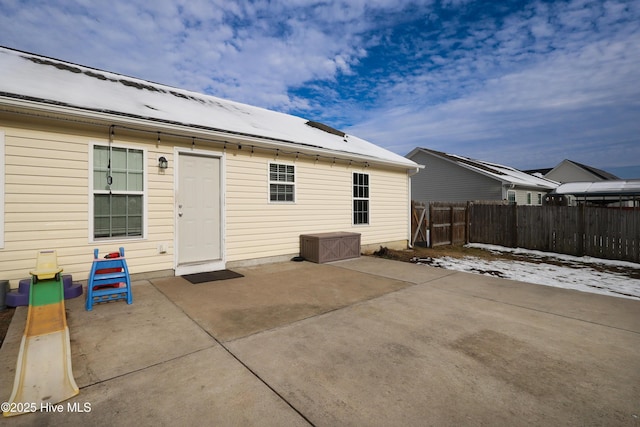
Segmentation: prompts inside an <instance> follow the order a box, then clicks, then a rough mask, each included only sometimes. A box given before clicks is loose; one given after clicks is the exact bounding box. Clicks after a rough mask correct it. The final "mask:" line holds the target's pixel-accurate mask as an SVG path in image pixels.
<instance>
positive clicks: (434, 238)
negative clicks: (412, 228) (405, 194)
mask: <svg viewBox="0 0 640 427" xmlns="http://www.w3.org/2000/svg"><path fill="white" fill-rule="evenodd" d="M467 211H468V209H467V203H441V202H432V203H429V234H430V238H431V247H435V246H440V245H461V244H464V243H466V242H467V236H468V232H467Z"/></svg>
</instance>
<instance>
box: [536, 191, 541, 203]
mask: <svg viewBox="0 0 640 427" xmlns="http://www.w3.org/2000/svg"><path fill="white" fill-rule="evenodd" d="M537 204H538V205H541V204H542V193H538V203H537Z"/></svg>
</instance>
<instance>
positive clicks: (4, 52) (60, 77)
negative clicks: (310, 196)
mask: <svg viewBox="0 0 640 427" xmlns="http://www.w3.org/2000/svg"><path fill="white" fill-rule="evenodd" d="M3 99H4V100H8V99H12V100H15V99H20V100H28V101H35V102H37V103H44V104H48V105H60V106H65V107H73V108H77V109H81V110H84V111H85V112H86V111H89V112H100V113H107V114H113V116H114V121H116V120H117V117H122V116H129V117H134V118H138V119H145V120H151V121H154V122H165V123H170V124H178V125H182V126H189V127H194V128H197V129H199V130H202V129H205V130H212V131H217V132H227V133H231V134H236V135H243V136H249V137H257V138H262V139H264V140H265V141H266V142H269V141H271V142H277V143H285V144H294V145H293V146H292V149H294V150H295V146H299V147H300V149H301V150H302V149H304V148H305V147H306V148H308V149H312V150H316V149H320V150H323V151H328V152H329V155H340V154H342V155H343V156H345V157H347V158H349V157H354V156H355V157H356V158H360V159H362V158H365V159H368V160H370V161H374V162H375V161H378V162H382V163H385V164H391V165H395V166H401V167H406V168H415V167H417V164H416V163H414V162H413V161H411V160H409V159H407V158H405V157H403V156H400V155H398V154H395V153H392V152H391V151H389V150H386V149H384V148H382V147H379V146H377V145H375V144H372V143H370V142H368V141H365V140H363V139H360V138H357V137H355V136H352V135H343V134H339V135H336V134H333V133H329V132H327V131H324V130H321V129H318V128H317V127H312V126H309V125H307V122H308V120H306V119H303V118H300V117H295V116H292V115H288V114H283V113H279V112H275V111H271V110H267V109H264V108H258V107H253V106H250V105H246V104H241V103H238V102H233V101H228V100H224V99H221V98H217V97H214V96H210V95H203V94H200V93H196V92H191V91H187V90H182V89H177V88H173V87H169V86H165V85H161V84H157V83H152V82H149V81H146V80H140V79H135V78H131V77H126V76H123V75H120V74H116V73H111V72H107V71H101V70H96V69H93V68H88V67H84V66H81V65H76V64H71V63H68V62H64V61H60V60H57V59H51V58H47V57H42V56H38V55H33V54H30V53H25V52H20V51H16V50H13V49H8V48H3V47H0V104H1V103H2V100H3Z"/></svg>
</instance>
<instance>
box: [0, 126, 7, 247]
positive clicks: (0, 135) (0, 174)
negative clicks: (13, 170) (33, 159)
mask: <svg viewBox="0 0 640 427" xmlns="http://www.w3.org/2000/svg"><path fill="white" fill-rule="evenodd" d="M4 153H5V151H4V131H2V130H0V248H4V183H5V175H6V174H7V169H6V168H5V160H4Z"/></svg>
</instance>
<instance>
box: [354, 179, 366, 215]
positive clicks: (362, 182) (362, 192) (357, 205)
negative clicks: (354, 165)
mask: <svg viewBox="0 0 640 427" xmlns="http://www.w3.org/2000/svg"><path fill="white" fill-rule="evenodd" d="M353 223H354V224H369V175H367V174H365V173H354V174H353Z"/></svg>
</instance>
